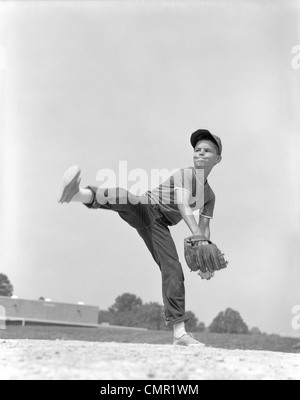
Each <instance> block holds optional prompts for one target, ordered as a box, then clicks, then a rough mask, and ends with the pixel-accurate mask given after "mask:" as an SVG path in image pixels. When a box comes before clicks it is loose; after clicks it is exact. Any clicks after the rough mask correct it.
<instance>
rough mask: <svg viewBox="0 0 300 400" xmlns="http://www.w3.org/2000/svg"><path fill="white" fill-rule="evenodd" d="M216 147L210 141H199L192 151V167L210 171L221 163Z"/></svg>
mask: <svg viewBox="0 0 300 400" xmlns="http://www.w3.org/2000/svg"><path fill="white" fill-rule="evenodd" d="M221 160H222V157H221V156H220V155H219V152H218V150H217V147H216V145H215V144H214V143H213V142H212V141H210V140H199V142H198V143H197V144H196V147H195V150H194V165H195V168H197V169H205V170H208V171H210V170H211V169H212V168H213V167H214V166H215V165H217V164H219V162H221Z"/></svg>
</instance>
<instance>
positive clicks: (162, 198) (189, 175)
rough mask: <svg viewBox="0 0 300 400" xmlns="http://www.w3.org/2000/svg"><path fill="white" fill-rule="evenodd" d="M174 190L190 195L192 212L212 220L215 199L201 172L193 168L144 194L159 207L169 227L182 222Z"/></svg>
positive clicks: (180, 171) (180, 172)
mask: <svg viewBox="0 0 300 400" xmlns="http://www.w3.org/2000/svg"><path fill="white" fill-rule="evenodd" d="M176 190H184V191H187V192H188V193H190V197H189V205H190V207H191V209H192V210H193V212H194V211H198V210H199V212H200V214H201V215H203V216H204V217H206V218H213V213H214V207H215V200H216V198H215V194H214V192H213V190H212V189H211V187H210V186H209V184H208V182H207V181H206V182H205V183H204V176H203V170H196V169H195V168H193V167H188V168H183V169H180V170H178V171H177V172H175V173H174V174H173V175H171V176H170V177H169V178H168V179H167V180H166V181H165V182H163V183H162V184H161V185H159V186H158V187H157V188H155V189H153V190H151V191H148V192H147V193H146V194H147V196H148V198H149V200H150V203H151V204H157V205H158V206H159V208H160V211H161V212H162V214H163V215H164V216H165V217H166V219H167V220H168V221H169V222H170V225H176V224H178V223H179V222H180V221H181V220H182V216H181V213H180V211H179V208H178V203H177V201H176V194H175V192H176Z"/></svg>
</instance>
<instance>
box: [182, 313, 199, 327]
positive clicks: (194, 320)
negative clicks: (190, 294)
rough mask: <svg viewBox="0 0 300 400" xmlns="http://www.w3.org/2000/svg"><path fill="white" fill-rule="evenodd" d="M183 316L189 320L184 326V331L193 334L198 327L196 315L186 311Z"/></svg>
mask: <svg viewBox="0 0 300 400" xmlns="http://www.w3.org/2000/svg"><path fill="white" fill-rule="evenodd" d="M185 316H186V317H187V318H188V319H189V320H188V321H187V322H186V324H185V327H186V329H187V330H188V331H192V332H195V331H196V330H197V326H198V319H197V318H196V315H195V314H194V313H193V312H192V311H186V313H185Z"/></svg>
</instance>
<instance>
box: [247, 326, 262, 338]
mask: <svg viewBox="0 0 300 400" xmlns="http://www.w3.org/2000/svg"><path fill="white" fill-rule="evenodd" d="M250 333H251V335H254V336H258V335H261V334H262V333H261V331H260V329H259V328H257V327H254V328H252V329H251V330H250Z"/></svg>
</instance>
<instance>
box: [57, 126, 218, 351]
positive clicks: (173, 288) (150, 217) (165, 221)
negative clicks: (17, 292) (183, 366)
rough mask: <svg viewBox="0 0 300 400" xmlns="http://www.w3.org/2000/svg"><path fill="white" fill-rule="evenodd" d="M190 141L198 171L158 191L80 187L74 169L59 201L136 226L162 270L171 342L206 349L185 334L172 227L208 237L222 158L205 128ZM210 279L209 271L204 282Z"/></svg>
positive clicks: (174, 177) (192, 169)
mask: <svg viewBox="0 0 300 400" xmlns="http://www.w3.org/2000/svg"><path fill="white" fill-rule="evenodd" d="M190 142H191V145H192V146H193V148H194V157H193V161H194V167H190V168H184V169H181V170H179V171H178V172H176V173H175V174H173V175H172V176H171V177H170V178H169V179H168V180H167V181H166V182H164V183H163V184H162V185H160V186H159V187H158V188H157V189H154V190H151V191H149V192H147V193H145V194H144V195H142V196H135V195H133V194H132V193H130V192H128V191H126V190H124V189H121V188H117V189H115V190H110V189H100V188H97V187H93V186H88V187H87V188H85V189H83V188H80V187H79V184H80V173H81V171H80V169H79V168H78V167H76V166H75V167H71V168H69V169H68V170H67V171H66V173H65V174H64V176H63V184H62V188H61V191H60V193H59V198H58V201H59V202H60V203H69V202H70V201H73V202H76V201H77V202H81V203H83V204H84V205H85V206H87V207H88V208H92V209H98V208H99V209H105V210H112V211H115V212H117V213H118V214H119V216H120V217H121V218H122V219H123V220H124V221H126V222H127V223H128V224H129V225H130V226H132V227H133V228H135V229H136V230H137V232H138V234H139V235H140V236H141V238H142V239H143V240H144V242H145V244H146V246H147V248H148V249H149V251H150V252H151V254H152V256H153V258H154V260H155V262H156V263H157V264H158V266H159V268H160V271H161V275H162V294H163V302H164V309H165V319H166V325H167V326H172V327H173V331H174V340H173V344H174V345H181V346H189V345H200V346H201V345H202V346H204V345H203V344H202V343H200V342H198V341H197V340H195V339H194V338H193V336H192V335H191V334H189V333H187V332H186V330H185V322H186V321H187V320H188V319H187V318H186V316H185V286H184V275H183V270H182V267H181V264H180V262H179V257H178V254H177V250H176V247H175V244H174V241H173V238H172V236H171V233H170V230H169V226H174V225H176V224H178V223H179V222H180V221H181V220H184V222H185V223H186V224H187V226H188V228H189V229H190V231H191V233H192V235H204V236H205V237H206V238H207V239H210V219H211V218H212V217H213V211H214V206H215V194H214V192H213V191H212V189H211V188H210V186H209V184H208V182H207V178H208V176H209V174H210V172H211V171H212V169H213V167H214V166H215V165H217V164H218V163H220V162H221V160H222V157H221V153H222V143H221V139H220V138H219V137H218V136H215V135H212V134H211V133H210V132H209V131H208V130H205V129H199V130H197V131H196V132H194V133H193V134H192V136H191V139H190ZM196 210H199V211H200V218H199V222H198V223H197V221H196V219H195V217H194V214H193V212H194V211H196ZM211 277H212V275H211V274H210V273H207V276H206V278H207V279H210V278H211Z"/></svg>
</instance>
